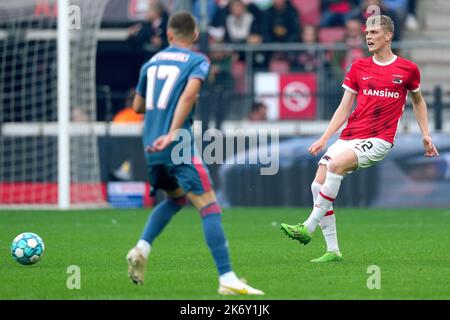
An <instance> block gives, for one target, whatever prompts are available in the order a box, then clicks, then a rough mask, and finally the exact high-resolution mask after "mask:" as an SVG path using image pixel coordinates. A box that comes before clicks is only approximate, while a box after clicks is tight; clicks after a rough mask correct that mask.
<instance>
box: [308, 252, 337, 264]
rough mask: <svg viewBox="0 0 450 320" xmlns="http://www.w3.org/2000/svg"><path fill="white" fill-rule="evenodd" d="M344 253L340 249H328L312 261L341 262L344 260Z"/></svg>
mask: <svg viewBox="0 0 450 320" xmlns="http://www.w3.org/2000/svg"><path fill="white" fill-rule="evenodd" d="M342 260H343V257H342V254H341V253H340V252H339V251H338V252H335V251H328V252H326V253H325V254H324V255H323V256H321V257H320V258H317V259H313V260H311V261H310V262H318V263H327V262H339V261H342Z"/></svg>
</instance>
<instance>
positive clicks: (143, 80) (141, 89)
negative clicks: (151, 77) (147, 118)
mask: <svg viewBox="0 0 450 320" xmlns="http://www.w3.org/2000/svg"><path fill="white" fill-rule="evenodd" d="M146 92H147V68H146V66H143V67H142V69H141V73H140V74H139V82H138V84H137V86H136V93H137V94H138V95H140V96H141V97H143V98H145V93H146Z"/></svg>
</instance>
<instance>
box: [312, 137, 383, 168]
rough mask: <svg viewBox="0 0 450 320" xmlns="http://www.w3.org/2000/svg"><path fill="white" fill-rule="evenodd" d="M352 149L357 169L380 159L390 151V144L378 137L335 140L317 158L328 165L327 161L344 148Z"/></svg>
mask: <svg viewBox="0 0 450 320" xmlns="http://www.w3.org/2000/svg"><path fill="white" fill-rule="evenodd" d="M347 149H350V150H353V151H354V152H355V153H356V156H357V157H358V169H359V168H369V167H371V166H373V165H374V164H375V163H377V162H378V161H381V160H383V159H384V157H386V155H387V154H388V153H389V151H391V149H392V144H391V143H390V142H387V141H385V140H383V139H379V138H368V139H353V140H341V139H339V140H337V141H336V142H335V143H333V144H332V145H331V146H330V147H329V148H328V150H327V152H325V154H324V155H323V156H322V158H321V159H320V160H319V164H325V165H328V162H329V161H330V160H331V159H333V157H335V156H336V155H338V154H340V153H341V152H343V151H344V150H347Z"/></svg>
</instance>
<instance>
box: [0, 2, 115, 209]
mask: <svg viewBox="0 0 450 320" xmlns="http://www.w3.org/2000/svg"><path fill="white" fill-rule="evenodd" d="M108 1H109V0H95V1H92V0H2V1H0V206H8V207H24V206H25V207H36V206H45V207H49V206H50V207H58V208H60V209H68V208H72V207H78V206H83V207H87V206H89V207H92V206H105V205H106V201H105V195H104V189H103V186H102V184H101V178H100V165H99V155H98V147H97V138H98V137H97V136H96V135H95V134H94V133H92V134H90V133H87V134H77V132H74V130H76V129H77V126H76V124H80V123H82V124H83V125H84V126H86V125H87V126H88V125H89V124H91V123H95V121H96V84H95V62H96V52H97V36H98V30H99V27H100V23H101V19H102V16H103V12H104V9H105V7H106V5H107V3H108ZM54 125H56V127H57V133H56V134H52V135H46V134H44V133H43V131H45V129H42V130H41V131H39V132H37V133H36V132H34V133H31V131H33V128H36V127H38V128H50V127H54ZM74 125H75V126H74ZM71 127H74V128H75V129H74V130H70V128H71ZM27 132H28V134H27Z"/></svg>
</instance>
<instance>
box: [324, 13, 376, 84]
mask: <svg viewBox="0 0 450 320" xmlns="http://www.w3.org/2000/svg"><path fill="white" fill-rule="evenodd" d="M344 42H345V44H346V45H347V49H346V50H335V51H334V52H333V56H332V61H331V65H332V69H333V73H334V75H335V77H336V78H337V79H339V80H341V79H342V78H343V76H344V73H345V72H346V70H347V68H348V67H349V66H350V65H351V64H352V63H353V61H355V60H356V59H360V58H363V57H366V56H367V55H368V51H367V49H364V48H365V36H364V33H363V32H362V24H361V21H360V20H359V19H350V20H347V22H346V23H345V38H344Z"/></svg>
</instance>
